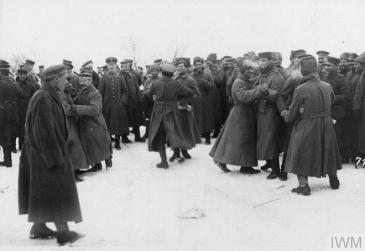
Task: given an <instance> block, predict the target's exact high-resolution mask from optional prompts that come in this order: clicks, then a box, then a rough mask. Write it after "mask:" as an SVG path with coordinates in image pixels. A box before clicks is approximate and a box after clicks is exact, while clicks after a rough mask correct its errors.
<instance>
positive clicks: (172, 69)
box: [160, 63, 176, 73]
mask: <svg viewBox="0 0 365 251" xmlns="http://www.w3.org/2000/svg"><path fill="white" fill-rule="evenodd" d="M160 67H161V71H162V72H168V73H174V72H175V70H176V68H175V66H174V65H173V64H171V63H163V64H161V65H160Z"/></svg>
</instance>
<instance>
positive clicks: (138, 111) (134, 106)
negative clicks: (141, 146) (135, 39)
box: [120, 59, 145, 143]
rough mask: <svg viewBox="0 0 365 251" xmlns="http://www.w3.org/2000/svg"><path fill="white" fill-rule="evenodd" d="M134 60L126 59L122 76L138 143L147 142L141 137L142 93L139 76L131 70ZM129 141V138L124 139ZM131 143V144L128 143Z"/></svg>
mask: <svg viewBox="0 0 365 251" xmlns="http://www.w3.org/2000/svg"><path fill="white" fill-rule="evenodd" d="M131 64H132V60H130V59H125V60H123V61H122V62H121V71H120V75H121V76H122V77H123V78H124V80H125V82H126V83H127V86H128V103H127V114H128V122H129V127H132V128H133V133H134V136H135V141H136V142H145V139H143V138H142V137H141V134H140V130H139V127H140V126H142V125H143V109H142V93H141V91H140V90H139V84H138V79H137V75H136V74H135V73H134V72H133V71H132V69H131ZM123 140H125V141H129V139H128V138H127V136H125V138H123ZM126 143H129V142H126Z"/></svg>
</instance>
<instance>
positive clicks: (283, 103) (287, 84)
mask: <svg viewBox="0 0 365 251" xmlns="http://www.w3.org/2000/svg"><path fill="white" fill-rule="evenodd" d="M296 82H297V81H295V80H294V79H292V78H288V79H286V80H285V81H284V86H283V88H282V89H281V90H280V92H279V94H278V99H277V102H276V103H277V106H278V110H279V112H281V111H283V110H287V109H288V105H287V100H288V98H289V96H290V95H292V94H293V92H294V89H295V88H296V87H297V83H296Z"/></svg>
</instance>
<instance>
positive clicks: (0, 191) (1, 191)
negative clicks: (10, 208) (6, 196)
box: [0, 186, 9, 193]
mask: <svg viewBox="0 0 365 251" xmlns="http://www.w3.org/2000/svg"><path fill="white" fill-rule="evenodd" d="M8 188H9V186H6V187H4V188H3V189H1V190H0V193H5V190H6V189H8Z"/></svg>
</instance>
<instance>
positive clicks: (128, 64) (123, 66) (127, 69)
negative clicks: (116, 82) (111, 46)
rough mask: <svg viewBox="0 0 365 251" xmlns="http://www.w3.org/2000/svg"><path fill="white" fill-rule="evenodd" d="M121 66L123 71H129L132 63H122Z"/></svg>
mask: <svg viewBox="0 0 365 251" xmlns="http://www.w3.org/2000/svg"><path fill="white" fill-rule="evenodd" d="M121 68H122V70H123V71H129V70H130V69H131V64H130V63H125V64H121Z"/></svg>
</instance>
